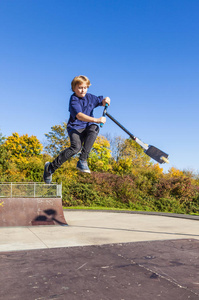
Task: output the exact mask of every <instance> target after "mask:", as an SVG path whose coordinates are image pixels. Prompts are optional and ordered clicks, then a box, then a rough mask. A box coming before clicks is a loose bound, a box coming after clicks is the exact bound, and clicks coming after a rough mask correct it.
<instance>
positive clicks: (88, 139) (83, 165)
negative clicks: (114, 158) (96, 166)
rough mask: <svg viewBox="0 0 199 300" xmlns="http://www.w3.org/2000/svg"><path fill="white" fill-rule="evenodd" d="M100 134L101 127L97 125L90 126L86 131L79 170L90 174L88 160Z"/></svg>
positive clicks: (78, 164) (78, 165)
mask: <svg viewBox="0 0 199 300" xmlns="http://www.w3.org/2000/svg"><path fill="white" fill-rule="evenodd" d="M98 133H99V127H98V126H97V125H95V124H92V125H90V126H89V127H87V128H86V129H85V131H84V143H83V147H82V151H81V154H80V157H79V161H78V163H77V168H78V169H79V170H80V171H82V172H86V173H90V170H89V167H88V164H87V159H88V156H89V153H90V151H91V149H92V147H93V144H94V142H95V140H96V137H97V135H98Z"/></svg>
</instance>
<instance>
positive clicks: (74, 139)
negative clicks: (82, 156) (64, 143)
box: [43, 130, 82, 183]
mask: <svg viewBox="0 0 199 300" xmlns="http://www.w3.org/2000/svg"><path fill="white" fill-rule="evenodd" d="M69 137H70V143H71V145H70V147H69V148H67V149H65V150H63V151H62V152H61V153H60V154H59V155H58V156H57V157H56V158H55V159H54V161H53V162H51V163H49V162H47V163H46V164H45V167H44V175H43V179H44V181H45V182H46V183H51V181H52V174H53V173H54V172H55V171H56V170H57V169H58V168H59V167H60V166H61V165H62V164H63V163H64V162H65V161H67V160H68V159H69V158H71V157H72V156H73V155H75V154H77V153H78V152H79V151H80V150H81V147H82V133H80V132H78V131H76V130H72V131H71V132H70V133H69Z"/></svg>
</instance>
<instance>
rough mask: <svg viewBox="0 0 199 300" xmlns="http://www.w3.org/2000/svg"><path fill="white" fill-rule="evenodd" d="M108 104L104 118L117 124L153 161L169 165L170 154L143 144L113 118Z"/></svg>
mask: <svg viewBox="0 0 199 300" xmlns="http://www.w3.org/2000/svg"><path fill="white" fill-rule="evenodd" d="M107 108H108V104H107V103H106V105H105V107H104V111H103V117H105V116H107V117H109V119H111V120H112V121H113V122H114V123H115V124H117V125H118V126H119V127H120V128H121V129H122V130H123V131H124V132H126V133H127V134H128V135H129V136H130V138H131V139H132V140H134V141H135V142H136V143H137V144H139V145H140V146H141V147H142V148H143V149H144V152H145V154H147V155H148V156H150V157H151V158H152V159H154V160H156V161H157V162H158V163H160V164H163V163H167V164H168V163H169V161H168V156H169V155H168V154H167V153H165V152H163V151H162V150H160V149H158V148H156V147H154V146H152V145H148V144H145V143H143V142H142V141H141V140H140V139H138V138H137V137H135V136H134V135H133V134H132V133H131V132H130V131H128V130H127V129H126V128H125V127H124V126H123V125H122V124H120V123H119V122H118V121H117V120H116V119H115V118H114V117H113V116H111V115H110V114H109V113H108V112H107ZM102 126H103V123H101V124H100V127H102Z"/></svg>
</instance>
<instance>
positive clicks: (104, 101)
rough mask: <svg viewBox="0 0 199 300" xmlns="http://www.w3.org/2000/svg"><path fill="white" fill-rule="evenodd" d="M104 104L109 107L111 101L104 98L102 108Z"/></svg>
mask: <svg viewBox="0 0 199 300" xmlns="http://www.w3.org/2000/svg"><path fill="white" fill-rule="evenodd" d="M106 103H107V104H108V105H110V103H111V99H110V98H109V97H106V98H104V99H103V100H102V105H103V106H105V105H106Z"/></svg>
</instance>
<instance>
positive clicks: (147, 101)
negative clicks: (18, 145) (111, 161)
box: [0, 0, 199, 173]
mask: <svg viewBox="0 0 199 300" xmlns="http://www.w3.org/2000/svg"><path fill="white" fill-rule="evenodd" d="M198 11H199V1H198V0H187V1H186V0H123V1H122V0H114V1H112V0H101V1H94V0H84V1H83V0H76V1H68V0H0V107H1V117H0V132H1V133H2V134H3V135H4V136H9V135H11V134H12V133H13V132H18V133H19V134H20V135H22V134H26V133H27V134H28V135H35V136H37V138H38V139H39V140H40V141H41V142H42V143H45V136H44V134H45V133H48V132H49V131H50V130H51V126H54V125H57V124H61V123H62V122H64V121H67V119H68V117H69V113H68V101H69V98H70V95H71V90H70V83H71V80H72V79H73V78H74V76H76V75H80V74H82V75H86V76H88V77H89V79H90V80H91V83H92V86H91V87H90V89H89V92H90V93H93V94H95V95H103V96H109V97H110V98H111V101H112V102H111V106H110V107H109V113H110V114H111V115H113V116H114V117H115V118H116V119H117V120H118V121H119V122H120V123H122V124H123V125H124V126H125V127H126V128H127V129H128V130H129V131H130V132H132V133H133V134H134V135H135V136H137V137H139V138H140V139H141V140H142V141H144V142H145V143H148V144H151V145H154V146H156V147H158V148H160V149H161V150H163V151H165V152H167V153H169V160H170V164H169V165H165V166H164V170H165V171H167V170H168V169H169V168H170V167H175V168H178V169H181V170H183V169H187V170H193V171H194V172H196V173H198V172H199V159H198V149H199V134H198V131H199V125H198V112H199V38H198V37H199V18H198ZM101 114H102V108H97V109H96V111H95V116H96V117H98V116H101ZM107 133H108V134H110V135H111V136H112V137H114V136H122V137H124V138H127V135H126V134H125V133H124V132H123V131H122V130H121V129H120V128H119V127H117V126H116V125H115V124H114V123H113V122H112V121H111V120H108V118H107V123H106V124H105V125H104V127H103V128H102V129H101V134H103V135H105V134H107Z"/></svg>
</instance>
